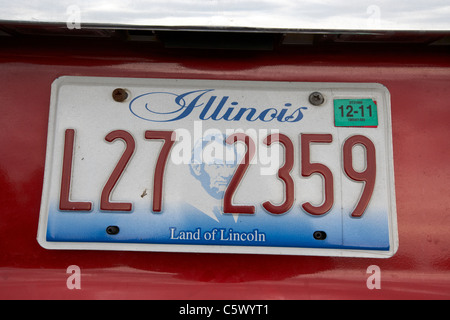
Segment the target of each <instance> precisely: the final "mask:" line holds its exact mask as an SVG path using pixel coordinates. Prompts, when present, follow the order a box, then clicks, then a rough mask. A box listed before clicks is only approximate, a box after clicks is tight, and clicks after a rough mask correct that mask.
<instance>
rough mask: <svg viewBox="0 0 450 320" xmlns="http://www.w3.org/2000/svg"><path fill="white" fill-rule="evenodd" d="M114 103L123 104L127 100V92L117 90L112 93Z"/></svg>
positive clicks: (120, 89)
mask: <svg viewBox="0 0 450 320" xmlns="http://www.w3.org/2000/svg"><path fill="white" fill-rule="evenodd" d="M112 97H113V99H114V101H117V102H124V101H125V100H126V99H127V98H128V92H127V91H126V90H125V89H122V88H117V89H114V90H113V92H112Z"/></svg>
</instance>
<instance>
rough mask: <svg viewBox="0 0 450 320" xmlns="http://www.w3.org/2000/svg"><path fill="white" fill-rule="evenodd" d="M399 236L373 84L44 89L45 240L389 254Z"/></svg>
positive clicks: (386, 115)
mask: <svg viewBox="0 0 450 320" xmlns="http://www.w3.org/2000/svg"><path fill="white" fill-rule="evenodd" d="M397 238H398V235H397V218H396V208H395V188H394V173H393V153H392V133H391V111H390V95H389V91H388V90H387V89H386V88H385V87H384V86H382V85H380V84H374V83H373V84H361V83H304V82H265V81H221V80H220V81H217V80H215V81H210V80H181V79H180V80H174V79H132V78H102V77H72V76H67V77H61V78H58V79H56V80H55V81H54V83H53V85H52V93H51V105H50V116H49V131H48V141H47V155H46V165H45V177H44V187H43V194H42V203H41V211H40V220H39V231H38V241H39V243H40V244H41V245H42V246H43V247H44V248H48V249H94V250H127V251H133V250H139V251H175V252H214V253H261V254H293V255H325V256H355V257H390V256H392V255H393V254H394V253H395V252H396V250H397V247H398V239H397Z"/></svg>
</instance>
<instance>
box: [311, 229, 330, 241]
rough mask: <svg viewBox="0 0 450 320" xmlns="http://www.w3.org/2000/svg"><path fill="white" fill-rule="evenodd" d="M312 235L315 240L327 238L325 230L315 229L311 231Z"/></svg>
mask: <svg viewBox="0 0 450 320" xmlns="http://www.w3.org/2000/svg"><path fill="white" fill-rule="evenodd" d="M313 237H314V239H316V240H325V239H326V238H327V234H326V232H325V231H315V232H314V233H313Z"/></svg>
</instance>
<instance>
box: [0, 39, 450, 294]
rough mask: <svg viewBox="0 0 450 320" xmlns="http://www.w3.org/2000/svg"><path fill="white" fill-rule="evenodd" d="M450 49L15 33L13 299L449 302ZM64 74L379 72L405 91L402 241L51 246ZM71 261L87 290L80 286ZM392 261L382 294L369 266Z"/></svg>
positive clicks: (3, 168) (5, 220)
mask: <svg viewBox="0 0 450 320" xmlns="http://www.w3.org/2000/svg"><path fill="white" fill-rule="evenodd" d="M449 67H450V59H449V50H448V47H447V48H445V47H428V48H427V47H423V46H406V45H405V46H388V45H381V44H379V45H330V46H328V45H327V46H325V45H324V46H318V47H291V48H285V49H280V50H275V51H270V52H251V51H214V50H212V51H208V50H206V51H195V50H164V49H162V48H154V47H152V45H149V44H143V43H134V44H133V43H127V42H120V41H111V40H107V39H106V40H76V39H64V40H62V39H59V40H48V41H47V40H43V39H39V40H32V39H31V40H27V41H23V40H21V39H20V38H19V39H18V40H16V39H9V38H5V39H4V40H3V39H2V43H1V50H0V128H1V129H0V130H1V134H0V151H1V153H0V190H1V192H0V204H1V212H0V299H16V298H21V299H23V298H25V299H80V298H81V299H96V298H101V299H130V298H131V299H304V298H312V299H327V298H331V299H341V298H342V299H380V298H382V299H394V298H401V299H428V298H430V299H448V298H450V273H449V272H450V232H449V229H450V161H449V160H450V143H449V137H450V125H449V124H450V90H449V87H450V68H449ZM62 75H78V76H109V77H149V78H151V77H154V78H190V79H230V80H231V79H232V80H269V81H324V82H326V81H333V82H379V83H382V84H383V85H385V86H386V87H387V88H388V89H389V91H390V93H391V98H392V100H391V101H392V124H393V141H394V166H395V179H396V194H397V211H398V229H399V249H398V252H397V254H396V255H395V256H394V257H392V258H390V259H365V258H357V259H356V258H338V257H334V258H331V257H304V256H271V255H235V254H188V253H151V252H150V253H149V252H105V251H50V250H46V249H43V248H41V247H40V246H39V244H38V243H37V241H36V234H37V226H38V218H39V208H40V201H41V191H42V183H43V174H44V161H45V149H46V139H47V123H48V110H49V102H50V85H51V83H52V82H53V80H54V79H55V78H56V77H58V76H62ZM70 265H77V266H79V267H80V270H81V278H80V280H81V282H80V283H81V289H72V290H70V289H68V287H67V284H66V281H67V279H68V277H69V276H70V274H67V273H66V270H67V268H68V267H69V266H70ZM370 265H377V266H379V267H380V270H381V278H380V280H381V289H373V290H369V289H368V287H367V285H366V281H367V279H368V277H369V276H370V274H368V273H367V268H368V267H369V266H370Z"/></svg>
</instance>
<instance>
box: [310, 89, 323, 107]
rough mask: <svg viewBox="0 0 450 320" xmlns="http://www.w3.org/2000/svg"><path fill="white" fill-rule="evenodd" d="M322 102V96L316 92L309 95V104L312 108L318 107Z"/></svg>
mask: <svg viewBox="0 0 450 320" xmlns="http://www.w3.org/2000/svg"><path fill="white" fill-rule="evenodd" d="M324 102H325V98H324V97H323V94H321V93H320V92H318V91H315V92H313V93H311V94H310V95H309V103H311V104H312V105H313V106H320V105H322V104H323V103H324Z"/></svg>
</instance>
